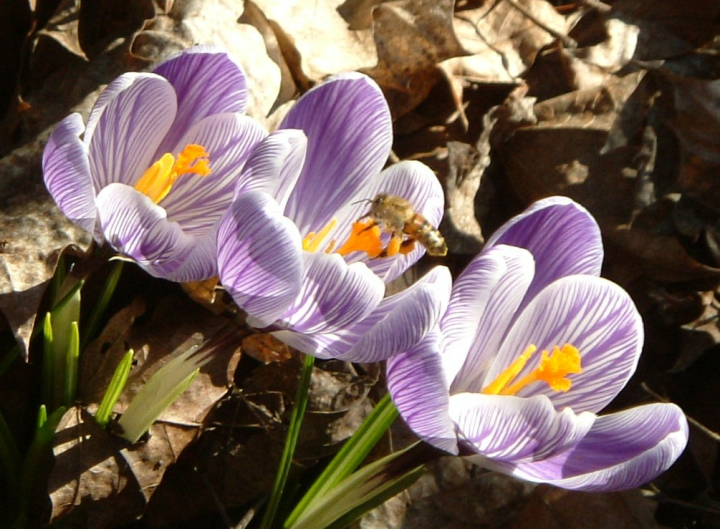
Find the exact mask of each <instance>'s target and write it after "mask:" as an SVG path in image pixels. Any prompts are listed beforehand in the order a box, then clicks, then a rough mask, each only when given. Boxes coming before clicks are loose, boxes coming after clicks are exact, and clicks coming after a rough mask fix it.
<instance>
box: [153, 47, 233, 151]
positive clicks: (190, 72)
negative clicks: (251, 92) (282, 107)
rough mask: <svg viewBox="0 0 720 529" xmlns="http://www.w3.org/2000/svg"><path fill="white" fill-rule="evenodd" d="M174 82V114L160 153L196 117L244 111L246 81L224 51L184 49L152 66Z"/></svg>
mask: <svg viewBox="0 0 720 529" xmlns="http://www.w3.org/2000/svg"><path fill="white" fill-rule="evenodd" d="M153 71H154V73H156V74H158V75H161V76H163V77H164V78H165V79H167V80H168V81H169V82H170V84H171V85H172V86H173V88H174V91H175V93H176V94H177V116H176V117H175V121H174V123H173V126H172V129H171V130H170V131H169V132H168V134H167V136H165V138H164V140H163V142H162V144H161V145H160V148H159V151H158V152H159V154H161V155H162V154H163V153H166V152H173V151H175V150H176V149H177V146H178V143H179V142H180V139H181V138H182V137H183V136H185V134H187V133H188V132H189V130H190V129H191V128H192V127H193V126H194V125H195V123H197V122H198V121H199V120H201V119H203V118H206V117H208V116H212V115H215V114H225V113H240V114H242V113H244V112H245V107H246V106H247V83H246V81H245V74H244V73H243V71H242V68H241V67H240V65H239V64H237V63H236V62H234V61H233V60H232V59H231V58H230V57H229V56H228V54H227V53H226V52H224V51H221V50H219V49H217V48H213V47H208V46H196V47H194V48H190V49H188V50H184V51H182V52H180V53H179V54H177V55H176V56H175V57H172V58H170V59H168V60H167V61H165V62H164V63H162V64H160V65H159V66H158V67H156V68H155V70H153Z"/></svg>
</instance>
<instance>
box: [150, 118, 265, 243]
mask: <svg viewBox="0 0 720 529" xmlns="http://www.w3.org/2000/svg"><path fill="white" fill-rule="evenodd" d="M266 135H267V133H266V132H265V130H264V129H263V128H262V127H261V126H260V125H259V124H258V123H257V122H256V121H255V120H253V119H251V118H248V117H245V116H241V115H240V114H219V115H215V116H210V117H208V118H205V119H203V120H202V121H199V122H198V123H196V124H195V126H193V127H192V128H191V129H190V131H189V132H188V133H187V135H186V136H184V137H183V139H182V141H181V142H180V143H181V145H182V148H184V147H185V146H186V145H188V144H197V145H202V146H203V147H205V150H206V151H207V152H208V153H209V154H210V170H211V173H210V174H209V175H208V176H205V177H202V176H199V175H193V174H187V175H181V176H180V177H179V178H178V179H177V180H176V182H175V184H174V185H173V187H172V190H171V191H170V193H169V194H168V196H167V197H165V198H164V199H163V201H162V203H161V204H162V206H163V207H164V208H165V209H166V210H167V212H168V218H169V219H170V220H173V221H175V222H177V223H178V224H180V226H182V228H183V230H184V231H185V233H188V234H190V235H193V236H196V237H199V236H201V235H203V234H204V233H206V232H207V231H208V230H209V229H210V227H212V225H213V224H215V222H217V220H218V219H219V218H220V217H221V216H222V215H223V213H225V211H226V210H227V209H228V207H229V206H230V202H231V200H232V198H233V193H234V191H235V185H236V183H237V180H238V178H239V177H240V174H241V172H242V168H243V164H244V163H245V160H246V159H247V158H248V156H250V153H251V152H252V149H253V147H254V146H255V145H256V144H258V143H259V142H260V141H261V140H262V139H263V138H264V137H265V136H266ZM182 148H181V149H180V150H182ZM175 154H176V155H177V152H175ZM271 190H272V188H271V189H268V191H271Z"/></svg>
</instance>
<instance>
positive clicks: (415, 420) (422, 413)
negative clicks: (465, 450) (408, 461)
mask: <svg viewBox="0 0 720 529" xmlns="http://www.w3.org/2000/svg"><path fill="white" fill-rule="evenodd" d="M387 386H388V391H389V392H390V395H392V399H393V402H394V403H395V406H396V407H397V409H398V411H399V412H400V415H401V416H402V418H403V420H404V421H405V423H406V424H407V425H408V426H409V427H410V429H412V431H413V432H415V434H416V435H417V436H418V437H420V438H421V439H422V440H424V441H425V442H427V443H430V444H431V445H433V446H435V447H437V448H439V449H440V450H445V451H446V452H450V453H451V454H456V455H457V454H458V452H459V449H458V444H457V435H456V434H455V426H454V424H453V422H452V419H451V418H450V413H449V406H450V395H449V394H448V389H447V386H446V384H445V376H444V374H443V369H442V360H441V358H440V335H439V333H438V332H437V331H431V332H430V333H429V334H428V335H427V336H426V337H425V338H424V339H423V340H422V341H421V342H420V343H418V344H417V345H415V346H414V347H413V348H411V349H410V350H408V351H406V352H403V353H399V354H396V355H393V356H391V357H390V358H388V361H387Z"/></svg>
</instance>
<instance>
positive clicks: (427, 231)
mask: <svg viewBox="0 0 720 529" xmlns="http://www.w3.org/2000/svg"><path fill="white" fill-rule="evenodd" d="M369 202H370V203H371V204H370V211H368V212H367V213H366V214H365V215H364V216H363V217H361V218H366V217H369V218H370V219H372V221H373V223H372V224H370V226H368V228H366V229H369V228H372V226H374V225H379V226H381V227H382V228H384V229H385V230H386V231H388V232H390V233H391V239H390V242H389V243H388V245H387V248H385V250H383V253H382V254H380V257H390V256H393V255H395V254H397V253H398V252H400V253H403V254H406V253H408V252H410V251H411V250H412V249H413V248H414V246H415V241H417V242H419V243H420V244H422V245H423V246H424V247H425V250H427V253H428V254H430V255H435V256H442V255H447V251H448V248H447V244H445V239H444V238H443V236H442V235H441V234H440V232H439V231H438V229H437V228H436V227H435V226H433V225H432V224H430V221H428V220H427V219H426V218H425V217H423V216H422V215H421V214H420V213H418V212H416V211H415V210H414V209H413V206H412V204H411V203H410V202H408V201H407V200H405V199H404V198H401V197H398V196H395V195H388V194H385V193H381V194H379V195H377V196H376V197H375V198H374V199H373V200H372V201H369Z"/></svg>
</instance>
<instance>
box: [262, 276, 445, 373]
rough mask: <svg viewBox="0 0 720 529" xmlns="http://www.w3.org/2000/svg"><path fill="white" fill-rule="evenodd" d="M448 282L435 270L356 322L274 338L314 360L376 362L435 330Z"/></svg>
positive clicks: (384, 300) (281, 332) (443, 307)
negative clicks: (313, 357)
mask: <svg viewBox="0 0 720 529" xmlns="http://www.w3.org/2000/svg"><path fill="white" fill-rule="evenodd" d="M451 283H452V278H451V277H450V272H449V270H448V269H447V268H445V267H436V268H434V269H433V270H431V271H430V272H428V274H426V275H425V276H424V277H423V278H422V279H421V280H420V281H418V282H417V283H415V284H413V285H412V286H411V287H409V288H408V289H406V290H404V291H403V292H400V293H399V294H396V295H394V296H390V297H388V298H385V299H383V300H382V301H381V302H380V304H379V305H378V307H377V309H375V310H374V311H373V312H372V313H371V314H369V315H368V316H367V317H366V318H364V319H362V320H359V321H357V323H354V324H351V325H348V326H347V327H344V328H342V329H339V330H337V331H335V332H327V333H316V334H302V333H297V332H291V331H279V332H276V333H275V335H276V337H278V338H279V339H281V340H282V341H284V342H285V343H287V344H288V345H290V346H292V347H295V348H296V349H299V350H300V351H303V352H305V353H307V354H312V355H314V356H316V357H318V358H341V359H343V360H349V361H352V362H366V363H367V362H380V361H382V360H386V359H387V358H388V357H390V356H391V355H393V354H396V353H399V352H401V351H407V350H409V349H410V348H411V347H413V346H414V345H415V344H416V343H418V342H419V341H420V340H421V339H422V338H423V337H424V336H425V335H426V334H427V333H428V332H429V331H430V330H431V329H432V328H434V327H435V325H436V324H437V322H438V319H439V318H440V315H441V314H442V313H443V312H444V311H445V309H446V307H447V303H448V297H449V292H450V287H451Z"/></svg>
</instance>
